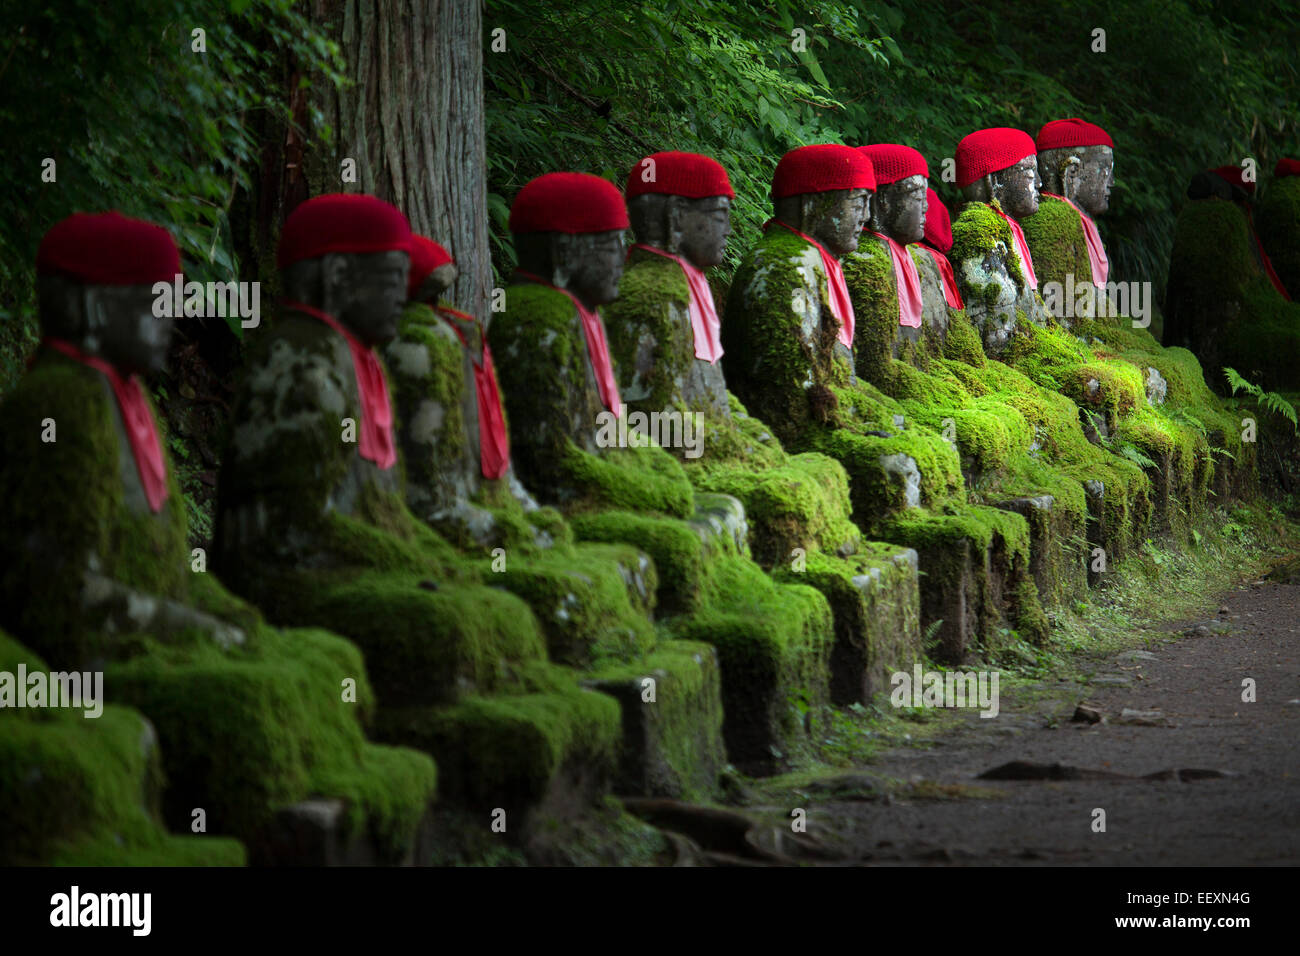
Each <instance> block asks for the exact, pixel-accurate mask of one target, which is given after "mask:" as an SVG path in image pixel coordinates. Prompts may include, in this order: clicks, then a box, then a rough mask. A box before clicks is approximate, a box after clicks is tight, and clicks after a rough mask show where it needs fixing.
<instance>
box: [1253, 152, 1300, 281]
mask: <svg viewBox="0 0 1300 956" xmlns="http://www.w3.org/2000/svg"><path fill="white" fill-rule="evenodd" d="M1255 225H1256V227H1257V228H1258V230H1259V241H1260V243H1261V245H1262V246H1263V248H1264V249H1265V250H1266V253H1267V255H1268V258H1269V259H1270V260H1271V262H1272V265H1273V270H1274V273H1275V274H1276V275H1277V277H1278V279H1279V281H1281V283H1282V286H1283V288H1285V289H1286V291H1287V295H1289V296H1290V297H1291V298H1292V299H1300V159H1288V158H1282V159H1279V160H1278V161H1277V165H1276V166H1274V167H1273V180H1272V182H1270V183H1269V185H1268V192H1266V193H1265V194H1264V197H1263V198H1262V199H1261V200H1260V201H1259V207H1258V209H1257V210H1256V214H1255Z"/></svg>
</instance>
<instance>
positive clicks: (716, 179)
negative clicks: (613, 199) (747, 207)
mask: <svg viewBox="0 0 1300 956" xmlns="http://www.w3.org/2000/svg"><path fill="white" fill-rule="evenodd" d="M650 160H653V161H654V162H653V165H652V166H647V165H646V163H647V162H649V161H650ZM650 170H653V171H654V172H653V173H651V172H650ZM647 175H649V176H651V177H652V178H651V179H650V181H649V182H646V176H647ZM623 191H624V192H625V193H626V194H627V198H628V199H631V198H632V197H633V196H644V195H645V194H646V193H663V194H665V195H668V196H685V197H686V198H688V199H707V198H709V197H710V196H726V197H727V198H728V199H735V198H736V194H735V192H734V191H732V188H731V181H730V180H729V179H727V171H726V170H725V169H723V168H722V164H721V163H719V162H718V161H717V160H715V159H710V158H709V157H708V156H701V155H700V154H699V153H678V152H667V153H653V154H651V155H649V156H647V157H645V159H642V160H641V161H640V162H639V163H637V164H636V166H634V167H633V169H632V172H630V173H628V174H627V188H626V189H624V190H623Z"/></svg>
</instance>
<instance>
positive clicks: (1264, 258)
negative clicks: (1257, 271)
mask: <svg viewBox="0 0 1300 956" xmlns="http://www.w3.org/2000/svg"><path fill="white" fill-rule="evenodd" d="M1246 226H1247V228H1249V229H1250V240H1251V242H1253V243H1254V245H1255V252H1256V253H1258V254H1259V264H1260V265H1261V266H1262V267H1263V268H1264V274H1265V275H1266V276H1268V281H1269V282H1271V283H1273V288H1274V289H1277V291H1278V295H1280V296H1282V298H1284V299H1286V300H1287V301H1288V302H1290V301H1291V293H1289V292H1287V291H1286V286H1284V285H1283V284H1282V280H1281V279H1279V278H1278V275H1277V273H1276V272H1274V271H1273V263H1272V261H1271V260H1270V259H1269V257H1268V253H1267V252H1265V251H1264V244H1263V243H1262V242H1260V241H1259V234H1258V233H1257V232H1255V220H1254V219H1252V218H1251V215H1250V207H1249V206H1248V207H1246Z"/></svg>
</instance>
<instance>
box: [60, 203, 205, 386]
mask: <svg viewBox="0 0 1300 956" xmlns="http://www.w3.org/2000/svg"><path fill="white" fill-rule="evenodd" d="M180 271H181V260H180V252H179V251H178V250H177V248H176V243H175V241H173V239H172V237H171V234H170V233H168V232H167V230H166V229H163V228H162V227H161V226H156V225H154V224H153V223H149V222H144V221H142V220H139V219H130V218H128V217H126V216H122V215H120V214H119V213H116V212H108V213H103V214H102V215H87V214H85V213H77V214H76V215H73V216H69V217H68V218H67V219H64V220H62V221H61V222H59V223H57V224H55V226H54V227H53V228H52V229H50V231H49V232H47V233H46V234H45V237H44V238H43V239H42V240H41V245H40V249H39V251H38V252H37V255H36V272H37V297H38V308H39V311H40V322H41V331H42V332H43V334H44V335H46V336H48V337H50V338H57V339H63V340H65V341H67V342H70V343H71V344H72V345H74V346H75V347H76V348H77V349H78V350H80V351H81V352H84V353H85V354H87V355H92V356H95V357H97V358H101V359H103V360H104V361H106V362H108V363H109V364H110V365H113V366H114V367H116V368H117V370H118V371H119V372H121V373H122V374H124V375H131V374H141V375H147V374H150V373H152V372H158V371H161V370H162V368H163V367H164V366H165V365H166V363H167V346H168V345H169V344H170V342H171V335H172V327H173V319H172V316H173V315H174V314H175V311H176V310H175V308H174V303H172V302H171V301H170V300H171V299H172V296H173V291H172V290H173V288H174V285H173V283H174V281H175V279H176V277H177V276H178V275H180ZM156 288H158V289H163V291H161V292H159V291H156ZM163 296H165V297H166V302H165V307H157V305H158V303H160V302H164V300H163V298H162V297H163ZM159 313H162V314H161V315H160V314H159Z"/></svg>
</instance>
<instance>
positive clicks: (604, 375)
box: [515, 271, 623, 415]
mask: <svg viewBox="0 0 1300 956" xmlns="http://www.w3.org/2000/svg"><path fill="white" fill-rule="evenodd" d="M515 274H516V275H520V276H523V277H524V278H525V279H531V280H532V281H534V282H536V283H538V284H539V285H544V286H546V287H547V288H548V289H554V290H555V291H556V292H563V293H564V294H565V295H567V296H568V297H569V300H570V301H571V302H572V303H573V305H574V307H575V308H577V310H578V316H579V317H580V318H581V319H582V336H583V338H585V339H586V340H587V357H588V358H589V359H591V369H592V371H593V372H595V373H596V388H597V390H599V392H600V401H601V404H603V405H604V406H605V407H606V408H607V409H609V410H610V411H611V412H613V413H614V414H615V415H622V409H623V399H622V396H620V395H619V393H618V381H617V379H615V378H614V363H613V362H612V361H611V360H610V357H609V340H608V339H606V338H605V323H604V322H602V321H600V313H599V312H597V311H596V310H595V309H589V308H587V307H586V306H585V305H583V304H582V303H581V302H579V301H578V297H577V296H576V295H574V294H573V293H572V292H570V291H569V290H568V289H561V288H560V287H559V286H553V285H551V284H550V283H549V282H547V281H545V280H544V279H542V277H541V276H535V275H533V274H532V273H531V272H522V271H516V273H515Z"/></svg>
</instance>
